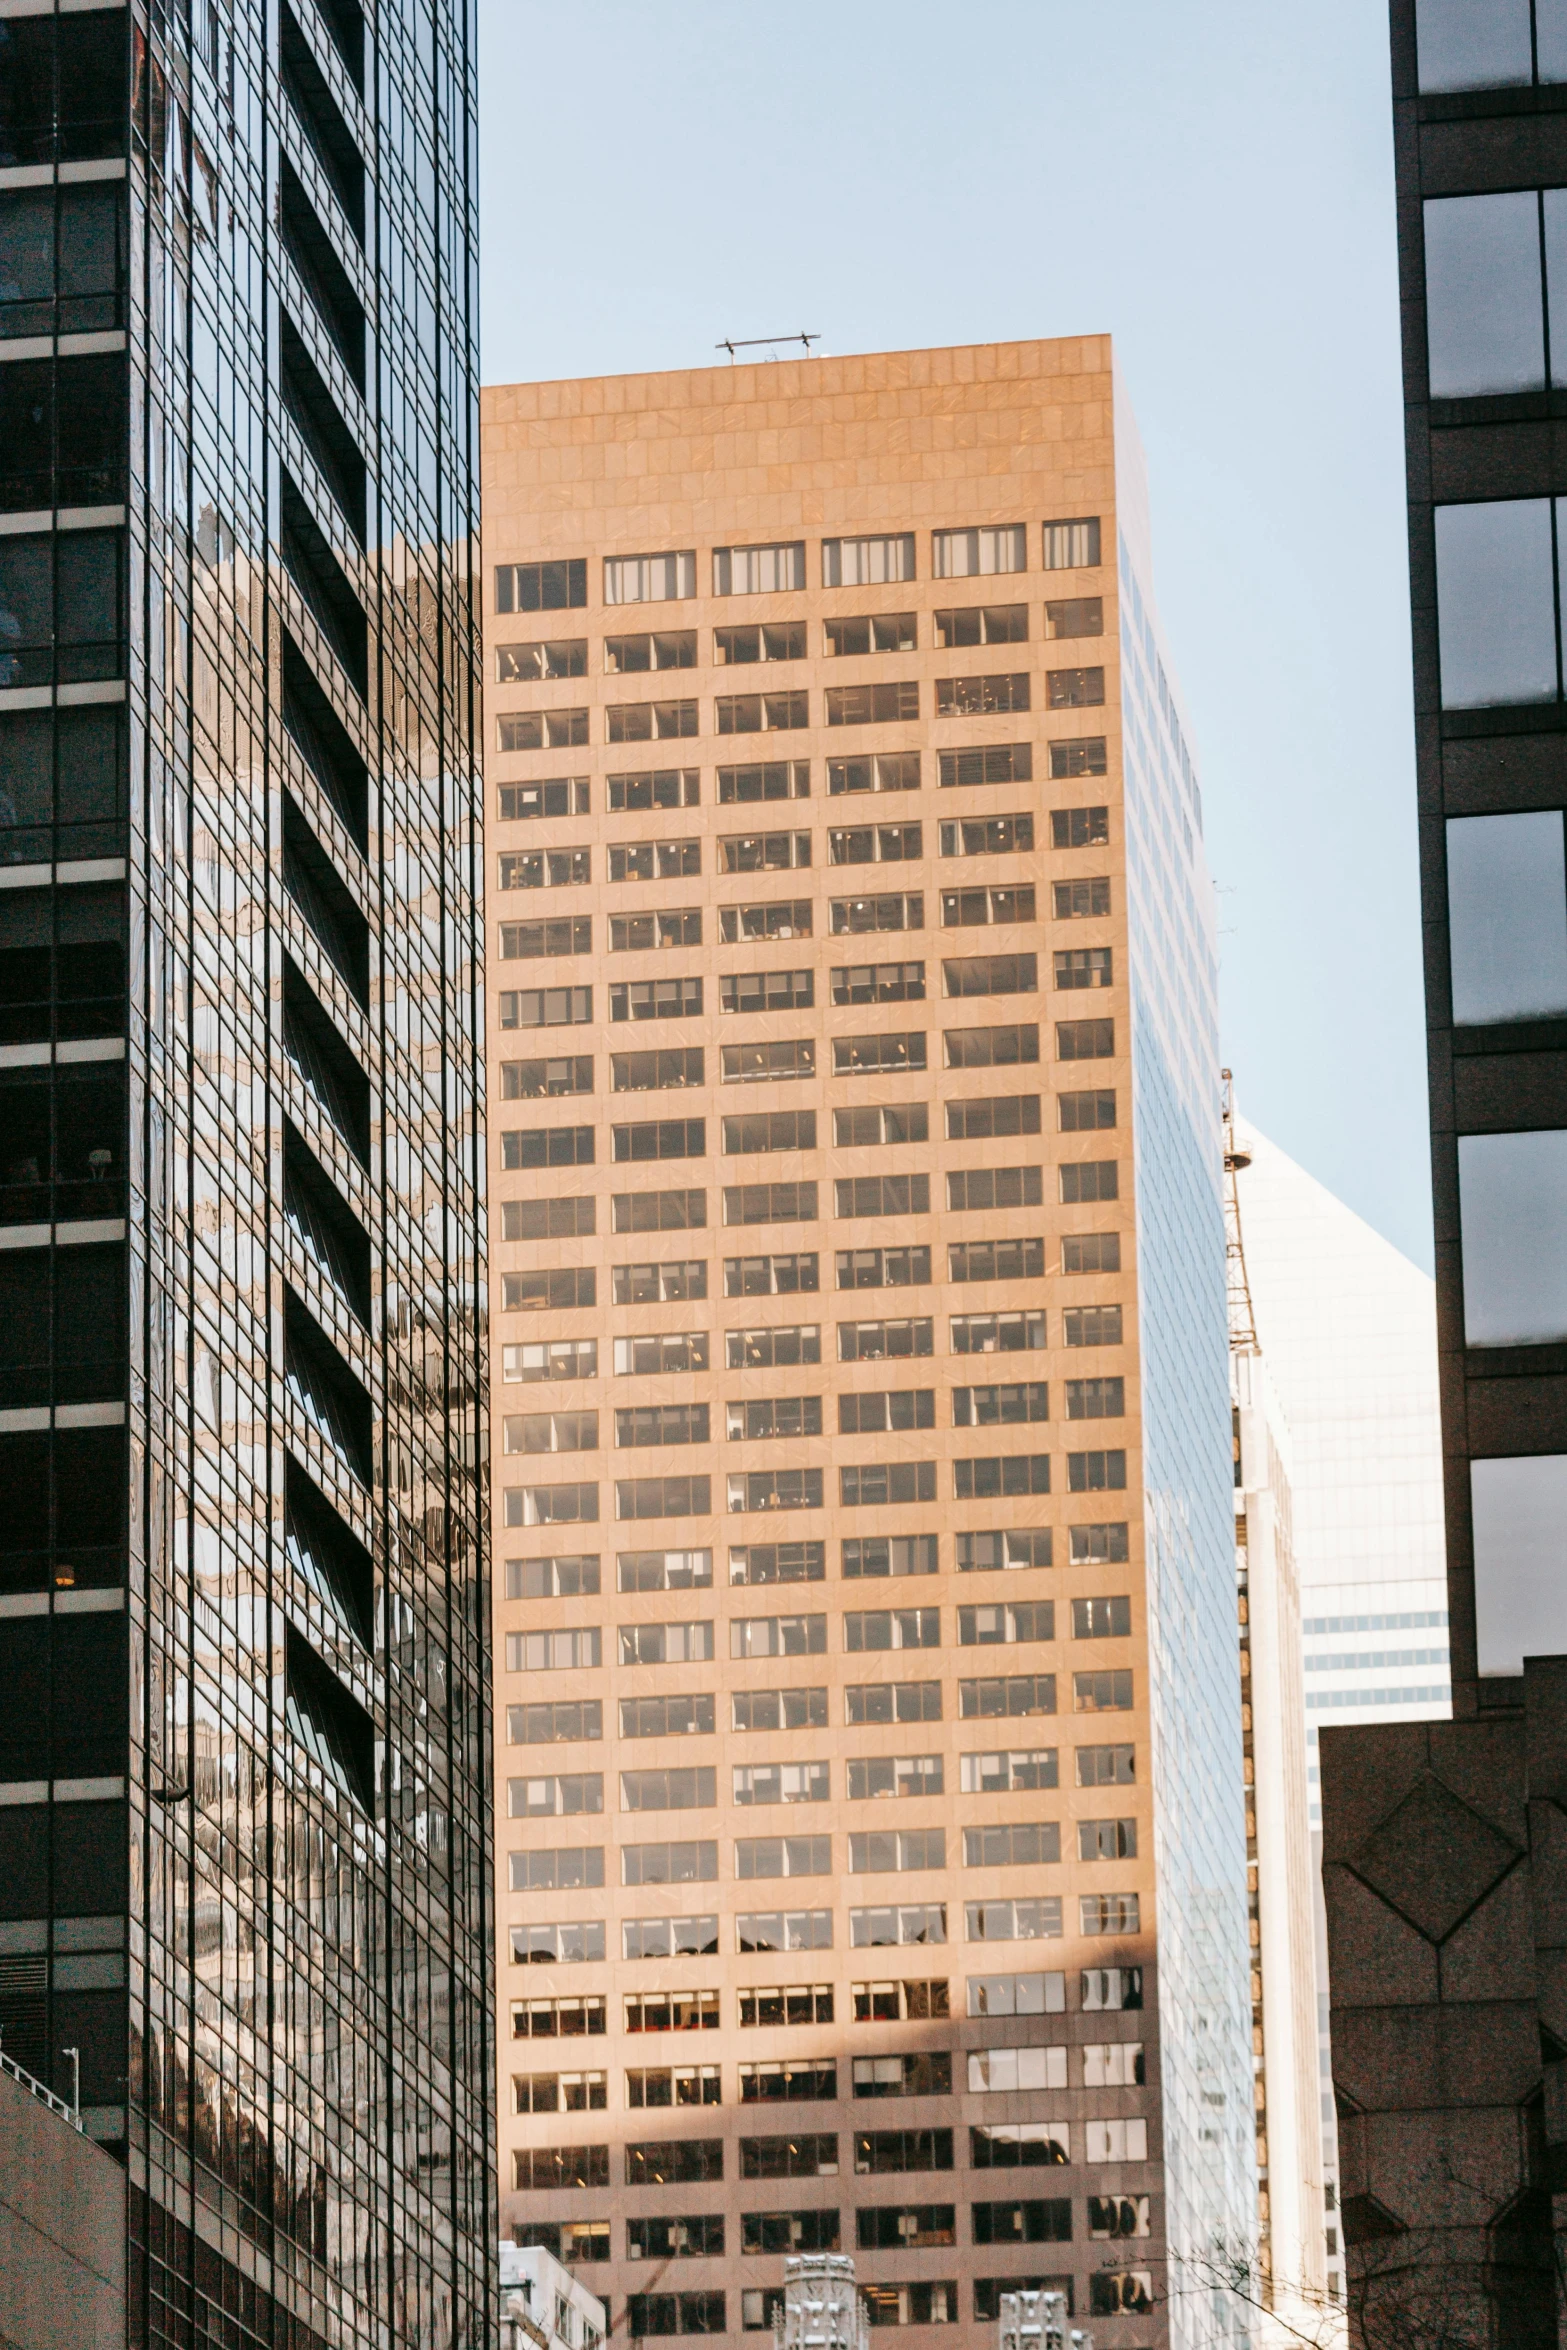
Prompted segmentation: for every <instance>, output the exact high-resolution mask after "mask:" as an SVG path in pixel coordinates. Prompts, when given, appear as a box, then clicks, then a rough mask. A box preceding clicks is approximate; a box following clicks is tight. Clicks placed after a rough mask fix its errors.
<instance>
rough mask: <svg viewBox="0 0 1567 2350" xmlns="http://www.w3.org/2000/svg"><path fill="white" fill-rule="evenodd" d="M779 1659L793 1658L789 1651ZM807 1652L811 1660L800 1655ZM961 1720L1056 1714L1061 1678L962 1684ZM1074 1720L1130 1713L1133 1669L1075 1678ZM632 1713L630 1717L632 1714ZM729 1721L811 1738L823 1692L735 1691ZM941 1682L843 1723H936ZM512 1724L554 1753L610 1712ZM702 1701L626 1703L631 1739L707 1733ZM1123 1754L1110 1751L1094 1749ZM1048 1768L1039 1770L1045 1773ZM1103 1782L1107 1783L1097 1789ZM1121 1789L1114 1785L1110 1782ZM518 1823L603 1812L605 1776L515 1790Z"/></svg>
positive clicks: (1021, 1676) (915, 1686)
mask: <svg viewBox="0 0 1567 2350" xmlns="http://www.w3.org/2000/svg"><path fill="white" fill-rule="evenodd" d="M783 1653H793V1652H789V1651H785V1652H783ZM799 1653H805V1652H803V1651H802V1652H799ZM958 1696H959V1712H960V1715H961V1718H962V1719H964V1720H966V1721H993V1720H1028V1719H1030V1718H1032V1717H1034V1716H1036V1715H1045V1714H1054V1713H1055V1712H1056V1710H1057V1707H1056V1677H1055V1675H1054V1674H1053V1673H1014V1674H1006V1675H1001V1676H995V1677H991V1678H989V1679H985V1680H974V1681H963V1682H960V1683H959V1688H958ZM1072 1699H1073V1707H1074V1710H1075V1711H1076V1712H1077V1713H1083V1714H1097V1713H1125V1712H1128V1711H1129V1710H1130V1708H1131V1704H1132V1675H1131V1671H1130V1669H1129V1668H1126V1667H1115V1668H1110V1669H1105V1670H1096V1671H1091V1672H1083V1673H1076V1674H1074V1675H1073V1679H1072ZM628 1705H632V1706H633V1710H632V1711H631V1713H630V1714H629V1715H628V1713H627V1711H626V1707H627V1706H628ZM729 1710H730V1719H731V1722H732V1725H733V1727H734V1728H735V1729H736V1730H809V1729H825V1728H826V1726H827V1690H826V1688H825V1687H824V1686H815V1687H811V1686H809V1685H807V1686H804V1687H801V1686H795V1687H790V1688H773V1689H766V1688H763V1689H733V1690H731V1691H730V1693H729ZM942 1715H943V1708H942V1686H941V1683H940V1682H939V1681H864V1682H859V1683H854V1684H851V1685H850V1686H849V1687H848V1688H847V1689H846V1690H845V1691H844V1719H845V1721H846V1722H847V1723H848V1724H849V1725H850V1727H851V1728H858V1727H859V1726H861V1725H863V1724H865V1723H878V1724H886V1723H899V1722H939V1721H940V1720H941V1719H942ZM509 1716H510V1719H511V1721H512V1722H513V1723H514V1726H515V1729H516V1731H517V1736H516V1737H515V1738H514V1739H513V1741H512V1743H513V1744H537V1745H549V1744H555V1743H559V1742H561V1741H567V1742H569V1741H571V1740H574V1739H592V1740H597V1739H600V1738H601V1737H602V1736H603V1732H604V1708H603V1705H602V1703H601V1701H600V1700H599V1699H598V1698H580V1699H569V1700H562V1701H561V1702H560V1704H559V1705H558V1706H553V1707H551V1706H544V1707H539V1706H513V1707H511V1708H510V1709H509ZM707 1716H708V1708H707V1704H706V1698H705V1695H704V1693H702V1692H697V1693H696V1694H695V1695H685V1696H680V1697H667V1698H642V1699H639V1700H636V1701H631V1700H623V1701H622V1711H621V1722H622V1734H623V1735H624V1734H625V1727H624V1726H625V1723H626V1722H627V1720H630V1721H631V1722H633V1723H634V1725H635V1729H634V1731H633V1733H632V1734H633V1735H638V1736H655V1737H657V1736H663V1735H684V1734H686V1733H687V1732H690V1731H693V1730H695V1731H701V1730H703V1729H705V1728H706V1727H707ZM1085 1751H1092V1752H1093V1753H1094V1754H1096V1755H1098V1754H1100V1753H1101V1752H1103V1753H1111V1752H1114V1753H1116V1754H1119V1753H1120V1752H1121V1749H1120V1748H1119V1747H1117V1748H1114V1749H1109V1748H1106V1749H1103V1750H1101V1749H1098V1748H1094V1749H1092V1750H1085ZM1041 1767H1043V1766H1041ZM1096 1783H1103V1782H1096ZM1114 1783H1115V1784H1117V1785H1119V1784H1122V1782H1121V1781H1120V1780H1119V1779H1118V1780H1116V1781H1115V1782H1114ZM509 1787H510V1797H509V1800H510V1802H511V1805H512V1812H513V1816H514V1817H517V1818H530V1819H531V1818H540V1819H553V1818H556V1817H560V1818H568V1817H571V1816H572V1815H573V1814H575V1813H577V1812H582V1811H589V1812H594V1811H602V1810H603V1808H604V1782H603V1776H602V1774H601V1773H599V1772H596V1771H595V1772H585V1773H577V1774H574V1775H570V1774H568V1775H566V1776H560V1775H556V1776H552V1777H545V1778H540V1779H513V1780H511V1781H510V1782H509Z"/></svg>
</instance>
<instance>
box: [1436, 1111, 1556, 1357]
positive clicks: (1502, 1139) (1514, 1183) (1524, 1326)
mask: <svg viewBox="0 0 1567 2350" xmlns="http://www.w3.org/2000/svg"><path fill="white" fill-rule="evenodd" d="M1458 1195H1459V1221H1460V1226H1461V1229H1462V1235H1463V1258H1464V1340H1465V1344H1466V1345H1469V1346H1539V1345H1542V1344H1545V1343H1547V1342H1549V1341H1553V1340H1560V1339H1564V1338H1567V1132H1564V1131H1563V1130H1561V1129H1560V1128H1557V1129H1554V1130H1551V1131H1549V1132H1546V1133H1539V1134H1465V1135H1461V1136H1460V1137H1459V1142H1458Z"/></svg>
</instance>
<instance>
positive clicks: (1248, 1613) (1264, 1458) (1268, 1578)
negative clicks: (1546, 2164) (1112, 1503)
mask: <svg viewBox="0 0 1567 2350" xmlns="http://www.w3.org/2000/svg"><path fill="white" fill-rule="evenodd" d="M1240 1180H1241V1181H1242V1182H1243V1181H1244V1176H1242V1177H1241V1178H1240ZM1235 1298H1236V1283H1235V1277H1234V1261H1233V1260H1232V1281H1231V1299H1232V1320H1231V1350H1232V1351H1231V1358H1230V1372H1231V1392H1232V1395H1233V1399H1234V1411H1235V1573H1236V1583H1237V1593H1238V1598H1239V1602H1240V1644H1241V1672H1242V1682H1241V1695H1242V1713H1241V1720H1242V1728H1243V1734H1244V1739H1245V1756H1246V1777H1247V1788H1246V1836H1247V1864H1248V1871H1249V1875H1250V1879H1251V1885H1250V1892H1251V1933H1252V2031H1253V2050H1254V2055H1253V2062H1254V2064H1255V2066H1256V2074H1257V2081H1256V2088H1257V2107H1256V2114H1257V2179H1258V2189H1259V2199H1260V2200H1259V2251H1260V2255H1261V2265H1262V2267H1263V2271H1264V2274H1265V2276H1266V2278H1267V2279H1268V2280H1269V2291H1270V2295H1271V2301H1270V2306H1271V2310H1272V2313H1273V2314H1272V2316H1271V2317H1269V2318H1266V2319H1264V2320H1263V2321H1262V2324H1261V2327H1260V2340H1261V2342H1262V2344H1263V2345H1264V2350H1284V2346H1286V2345H1289V2344H1292V2343H1298V2342H1300V2341H1302V2340H1310V2339H1312V2338H1313V2335H1314V2334H1315V2333H1317V2332H1318V2331H1319V2330H1320V2329H1319V2326H1318V2318H1319V2314H1320V2312H1321V2309H1322V2302H1323V2296H1324V2294H1325V2293H1326V2291H1327V2228H1326V2213H1325V2211H1324V2209H1323V2189H1324V2178H1323V2165H1322V2135H1321V2131H1320V2129H1319V2127H1318V2121H1317V2111H1318V2095H1319V2092H1318V2089H1317V2041H1318V2035H1317V1985H1316V1976H1317V1964H1316V1933H1315V1926H1316V1906H1315V1900H1314V1887H1315V1881H1316V1867H1315V1863H1314V1858H1313V1852H1312V1835H1311V1829H1310V1826H1309V1824H1308V1802H1307V1791H1306V1732H1305V1718H1304V1713H1303V1710H1302V1706H1301V1684H1302V1680H1303V1678H1304V1676H1303V1675H1302V1672H1301V1639H1300V1587H1299V1584H1298V1582H1297V1580H1296V1574H1295V1561H1294V1552H1293V1546H1292V1541H1291V1518H1292V1510H1291V1486H1290V1453H1291V1448H1290V1437H1289V1429H1288V1427H1287V1425H1286V1423H1285V1419H1284V1414H1283V1411H1282V1409H1281V1407H1280V1404H1279V1401H1278V1396H1277V1392H1276V1390H1275V1388H1274V1386H1273V1383H1272V1381H1271V1379H1270V1378H1269V1376H1268V1364H1267V1357H1266V1355H1264V1354H1263V1353H1262V1352H1261V1351H1260V1349H1259V1347H1258V1346H1257V1345H1256V1343H1255V1340H1254V1336H1253V1334H1252V1333H1251V1331H1250V1329H1249V1327H1246V1328H1239V1329H1238V1328H1237V1327H1236V1321H1237V1317H1236V1314H1235V1311H1234V1301H1235ZM1239 1318H1240V1319H1241V1320H1242V1321H1244V1320H1245V1316H1244V1311H1243V1313H1242V1315H1241V1317H1239ZM1335 2242H1336V2238H1335Z"/></svg>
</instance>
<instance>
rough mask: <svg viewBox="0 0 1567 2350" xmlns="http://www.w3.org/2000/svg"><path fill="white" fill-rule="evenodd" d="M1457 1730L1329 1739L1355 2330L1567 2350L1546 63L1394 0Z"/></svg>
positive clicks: (1559, 778)
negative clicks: (1561, 2213)
mask: <svg viewBox="0 0 1567 2350" xmlns="http://www.w3.org/2000/svg"><path fill="white" fill-rule="evenodd" d="M1392 64H1393V98H1394V121H1395V153H1396V158H1397V171H1398V239H1399V263H1400V281H1401V296H1402V305H1403V352H1404V388H1405V404H1406V418H1407V433H1406V448H1407V451H1408V471H1409V480H1408V495H1409V539H1410V568H1411V579H1412V599H1413V601H1412V617H1413V634H1414V678H1415V722H1416V756H1417V781H1418V789H1419V807H1420V833H1421V876H1422V894H1423V913H1424V923H1425V940H1426V957H1425V967H1426V1012H1427V1031H1428V1047H1429V1062H1430V1079H1431V1122H1432V1172H1433V1184H1434V1193H1435V1208H1436V1288H1437V1332H1438V1346H1439V1349H1440V1358H1441V1383H1442V1435H1443V1448H1444V1456H1445V1459H1444V1467H1445V1486H1446V1517H1447V1561H1448V1604H1449V1612H1450V1615H1451V1627H1452V1629H1451V1639H1452V1712H1453V1718H1452V1720H1451V1721H1450V1722H1433V1723H1429V1724H1417V1723H1409V1724H1406V1725H1402V1726H1398V1727H1393V1726H1387V1727H1371V1726H1366V1727H1357V1728H1354V1729H1335V1730H1330V1729H1324V1730H1323V1732H1322V1736H1321V1741H1320V1743H1321V1749H1322V1795H1323V1807H1322V1808H1323V1860H1324V1891H1325V1894H1326V1899H1327V1910H1328V1928H1329V1942H1330V1967H1331V1982H1332V2000H1333V2013H1332V2031H1333V2075H1334V2086H1335V2094H1336V2099H1337V2105H1338V2113H1339V2149H1340V2163H1341V2170H1342V2189H1343V2210H1344V2232H1345V2239H1346V2244H1347V2246H1348V2253H1349V2278H1348V2294H1349V2302H1350V2308H1351V2313H1352V2322H1353V2323H1355V2324H1358V2325H1359V2327H1360V2328H1361V2331H1362V2333H1363V2335H1364V2338H1365V2339H1366V2340H1367V2341H1382V2340H1392V2339H1394V2338H1395V2337H1396V2338H1400V2339H1405V2338H1408V2339H1413V2338H1415V2337H1416V2336H1417V2335H1420V2334H1421V2333H1422V2331H1423V2329H1427V2328H1431V2327H1434V2328H1436V2329H1438V2330H1439V2331H1440V2332H1441V2335H1442V2338H1443V2339H1445V2340H1450V2341H1454V2342H1469V2341H1473V2342H1476V2343H1479V2342H1492V2341H1495V2342H1505V2343H1507V2344H1508V2346H1509V2350H1534V2345H1536V2344H1540V2345H1544V2344H1547V2343H1554V2342H1556V2341H1557V2340H1558V2339H1559V2338H1560V2326H1561V2319H1562V2306H1561V2304H1562V2294H1561V2282H1560V2270H1559V2257H1558V2253H1557V2248H1556V2239H1555V2235H1554V2230H1553V2219H1552V2198H1553V2196H1555V2195H1557V2194H1558V2193H1560V2191H1561V2190H1562V2189H1563V2187H1564V2186H1567V2103H1564V2100H1563V2065H1564V2063H1567V1952H1564V1944H1567V1928H1564V1925H1563V1922H1562V1917H1561V1909H1560V1890H1559V1888H1560V1877H1561V1867H1562V1847H1563V1835H1562V1808H1561V1807H1562V1804H1563V1801H1564V1796H1567V1785H1564V1764H1563V1758H1564V1755H1567V1664H1564V1658H1567V1573H1564V1568H1567V1545H1564V1538H1563V1527H1564V1525H1567V1511H1564V1503H1567V1290H1564V1283H1563V1274H1562V1266H1563V1264H1564V1262H1567V1247H1564V1241H1567V860H1564V852H1563V807H1564V803H1567V760H1564V748H1567V702H1564V699H1563V685H1562V657H1561V627H1562V603H1563V599H1562V595H1561V592H1560V586H1559V577H1560V566H1561V562H1562V559H1563V558H1562V553H1561V511H1562V509H1561V499H1560V496H1559V493H1561V492H1563V491H1567V472H1564V470H1563V457H1562V450H1561V444H1560V434H1559V427H1558V425H1557V423H1556V422H1555V421H1554V420H1555V419H1556V418H1557V417H1558V415H1559V413H1560V411H1561V405H1562V399H1561V392H1560V390H1559V389H1557V388H1556V387H1558V386H1559V385H1560V384H1561V383H1562V382H1563V380H1564V377H1563V357H1562V354H1563V352H1564V351H1567V323H1564V318H1563V312H1562V285H1563V274H1562V260H1563V251H1564V247H1563V241H1562V240H1563V226H1564V206H1567V43H1564V34H1563V27H1562V23H1561V16H1560V11H1559V9H1556V8H1554V7H1551V6H1549V5H1547V4H1546V0H1511V4H1509V5H1504V6H1499V7H1481V6H1478V5H1472V4H1465V0H1420V4H1419V5H1418V7H1417V6H1416V4H1415V0H1393V6H1392Z"/></svg>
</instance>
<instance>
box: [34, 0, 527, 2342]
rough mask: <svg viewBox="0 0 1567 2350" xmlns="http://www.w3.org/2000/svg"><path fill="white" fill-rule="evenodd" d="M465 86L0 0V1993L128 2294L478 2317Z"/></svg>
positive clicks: (216, 13)
mask: <svg viewBox="0 0 1567 2350" xmlns="http://www.w3.org/2000/svg"><path fill="white" fill-rule="evenodd" d="M473 123H474V61H473V28H472V24H471V22H470V21H469V19H468V17H467V16H466V14H465V12H464V11H463V9H462V8H460V7H455V6H451V5H443V4H441V0H436V4H435V5H433V6H431V7H425V6H422V5H420V4H419V0H407V4H406V5H402V6H388V7H384V8H382V9H381V10H380V11H379V12H378V13H376V12H371V11H368V10H364V11H362V10H361V8H360V6H359V5H358V4H357V0H321V5H319V6H318V5H316V4H315V0H278V5H276V6H275V7H271V8H269V9H267V10H257V11H247V10H239V9H235V8H233V7H231V6H230V5H228V4H227V0H196V4H195V5H193V6H192V8H191V9H190V10H189V12H188V15H187V13H186V12H184V11H181V12H179V13H178V14H170V15H168V16H165V15H164V14H163V13H161V12H158V11H154V12H151V13H143V12H139V11H135V10H131V11H127V10H123V9H120V10H116V9H102V10H80V9H76V10H72V11H70V12H69V13H64V12H62V13H60V14H58V15H55V14H50V13H41V14H36V15H34V14H29V15H7V16H5V17H4V18H3V19H0V1496H3V1498H4V1509H3V1513H0V1515H3V1520H4V1523H3V1525H0V2031H3V2035H4V2047H5V2051H6V2054H7V2055H8V2056H11V2057H14V2058H15V2059H16V2060H17V2061H18V2062H19V2063H21V2064H22V2065H24V2066H25V2067H26V2068H27V2069H29V2070H30V2071H33V2072H34V2073H36V2074H38V2075H40V2076H41V2077H43V2078H44V2079H46V2080H47V2081H48V2082H49V2083H50V2084H51V2086H53V2087H54V2088H56V2089H59V2090H63V2091H64V2092H65V2093H67V2094H70V2093H71V2092H72V2089H73V2086H74V2080H75V2072H74V2070H73V2065H74V2067H76V2068H79V2077H80V2102H81V2107H82V2111H83V2118H84V2121H85V2124H86V2127H87V2128H88V2130H89V2131H90V2133H91V2134H92V2135H94V2136H95V2137H97V2138H98V2139H100V2140H101V2141H102V2142H103V2143H104V2144H106V2145H108V2146H110V2147H111V2148H113V2149H115V2150H116V2151H117V2152H119V2153H121V2154H122V2155H123V2157H124V2159H125V2161H126V2163H127V2166H128V2171H129V2184H130V2195H129V2201H128V2225H129V2230H130V2246H131V2263H130V2279H131V2283H130V2339H131V2341H132V2342H133V2343H155V2342H163V2341H174V2340H179V2341H181V2342H188V2341H190V2340H192V2339H193V2338H197V2339H199V2338H202V2337H203V2336H210V2335H212V2334H215V2333H216V2332H217V2331H218V2330H219V2328H220V2326H221V2327H222V2328H223V2329H224V2331H225V2335H226V2338H228V2339H231V2340H234V2341H236V2342H238V2341H244V2340H249V2339H255V2340H258V2341H267V2342H282V2341H291V2342H293V2343H296V2344H307V2343H308V2344H314V2343H315V2342H317V2341H320V2342H332V2343H337V2342H344V2343H347V2342H351V2341H355V2342H357V2341H366V2342H368V2341H371V2340H378V2339H384V2338H386V2337H388V2336H390V2335H392V2334H394V2333H395V2334H396V2336H397V2337H398V2338H399V2339H404V2338H406V2339H409V2340H412V2341H417V2342H421V2343H429V2344H431V2345H437V2344H441V2345H444V2344H448V2343H466V2342H469V2341H477V2340H480V2339H484V2338H487V2336H488V2333H489V2331H490V2329H491V2324H492V2311H491V2286H490V2279H489V2259H490V2250H489V2248H490V2244H491V2241H492V2239H493V2235H494V2231H495V2211H494V2180H493V2156H492V2152H491V2143H492V2138H493V2115H492V2110H491V2099H492V2091H491V2077H492V2060H491V2050H490V2038H491V2023H490V2013H491V2000H490V1993H489V1985H488V1980H487V1971H488V1955H487V1954H488V1951H489V1948H490V1915H489V1912H490V1860H489V1845H490V1831H489V1820H488V1800H487V1777H488V1768H487V1754H488V1742H489V1723H488V1669H489V1660H488V1627H487V1620H486V1609H485V1606H484V1604H483V1603H482V1593H483V1574H484V1557H485V1531H484V1518H483V1505H482V1495H481V1491H480V1487H479V1484H478V1482H477V1479H476V1475H475V1464H476V1462H477V1460H478V1459H480V1458H482V1454H483V1448H484V1443H485V1437H484V1412H485V1397H484V1380H483V1369H482V1356H481V1351H480V1350H481V1343H482V1334H481V1324H482V1317H483V1302H484V1301H483V1292H482V1286H481V1273H482V1262H483V1207H482V1184H483V1175H482V1169H483V1157H482V1062H481V1057H480V1041H479V1030H480V1017H481V1005H480V996H479V984H480V967H481V966H480V957H481V931H480V926H479V913H478V902H477V901H478V892H479V887H480V873H479V867H478V864H477V857H478V853H479V843H478V825H479V800H478V792H477V782H476V775H475V754H474V738H473V729H474V714H475V707H476V699H477V691H478V679H477V665H476V654H475V640H474V621H473V610H472V594H471V583H470V568H469V567H470V561H471V549H472V537H473V531H474V527H475V518H476V481H475V473H474V468H475V463H476V415H475V389H474V387H475V380H476V318H475V297H474V284H473V255H474V251H475V243H476V224H475V218H474V187H473ZM220 2312H221V2316H220V2314H219V2313H220Z"/></svg>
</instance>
